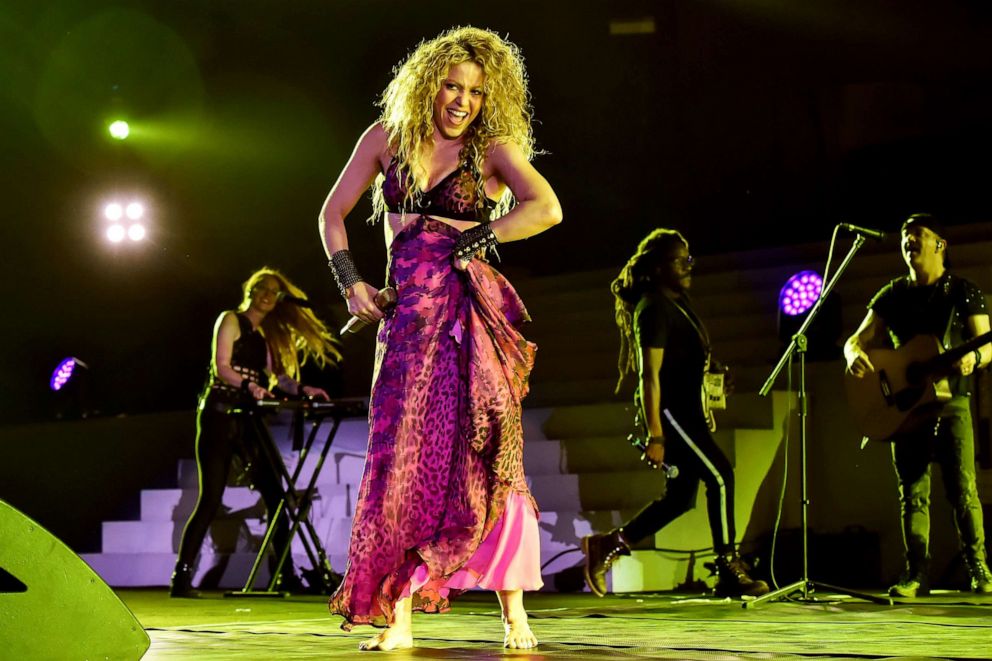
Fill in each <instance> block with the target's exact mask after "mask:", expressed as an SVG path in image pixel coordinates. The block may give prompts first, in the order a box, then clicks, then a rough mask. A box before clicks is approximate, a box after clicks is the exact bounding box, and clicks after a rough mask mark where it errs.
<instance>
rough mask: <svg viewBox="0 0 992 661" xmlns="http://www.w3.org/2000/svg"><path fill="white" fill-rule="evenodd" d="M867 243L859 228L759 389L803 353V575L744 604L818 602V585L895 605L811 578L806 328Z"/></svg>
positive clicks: (767, 387) (764, 394)
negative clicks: (793, 598)
mask: <svg viewBox="0 0 992 661" xmlns="http://www.w3.org/2000/svg"><path fill="white" fill-rule="evenodd" d="M864 243H865V235H864V234H863V233H861V232H857V236H856V237H855V239H854V244H853V245H852V246H851V249H850V250H849V251H848V253H847V256H846V257H845V258H844V261H842V262H841V263H840V266H838V267H837V271H836V272H835V273H834V275H833V277H831V278H830V281H829V282H828V283H827V285H826V286H825V287H824V288H823V290H822V291H821V292H820V298H819V299H818V300H817V301H816V304H814V305H813V308H812V309H811V310H810V311H809V314H808V315H807V316H806V320H805V321H804V322H803V324H802V326H800V327H799V330H798V331H797V332H796V334H795V335H793V336H792V341H791V342H790V343H789V346H788V348H786V350H785V353H783V354H782V357H781V358H780V359H779V361H778V364H777V365H775V368H774V369H773V370H772V372H771V374H770V375H769V376H768V379H767V380H766V381H765V384H764V385H763V386H761V390H759V391H758V394H759V395H761V396H762V397H767V396H768V393H769V392H771V389H772V386H773V385H774V383H775V380H776V379H777V378H778V375H779V373H780V372H781V371H782V369H783V368H784V367H785V365H786V364H787V363H788V362H789V359H790V358H792V354H794V353H798V354H799V393H798V396H799V397H798V399H799V465H800V471H801V472H800V481H799V484H800V487H799V488H800V497H799V498H800V500H799V505H800V512H801V514H802V524H801V528H802V549H803V551H802V552H803V557H802V561H803V575H802V578H800V579H799V580H798V581H795V582H794V583H790V584H789V585H786V586H784V587H781V588H779V589H777V590H773V591H771V592H768V593H767V594H763V595H761V596H760V597H757V598H755V599H750V600H748V601H745V602H743V607H744V608H752V607H754V606H758V605H759V604H762V603H764V602H766V601H771V600H773V599H775V600H778V599H789V598H790V597H791V596H792V595H793V594H794V593H796V592H800V593H801V596H800V597H799V598H798V600H799V601H805V602H816V601H819V600H817V599H814V598H813V597H812V596H811V595H812V593H813V592H814V590H815V589H816V588H817V587H820V588H823V589H824V590H826V591H828V592H835V593H838V594H845V595H848V596H851V597H857V598H859V599H864V600H865V601H871V602H874V603H876V604H883V605H887V606H891V605H892V603H893V602H892V599H891V598H885V597H877V596H875V595H871V594H865V593H863V592H857V591H855V590H851V589H849V588H842V587H837V586H835V585H827V584H826V583H820V582H817V581H811V580H810V578H809V541H808V509H809V493H808V490H807V482H806V414H807V412H808V407H807V401H806V330H807V329H808V328H809V326H810V324H812V323H813V320H814V319H815V318H816V315H817V314H818V313H819V311H820V308H821V307H822V306H823V301H824V300H826V298H827V296H829V295H830V292H831V291H833V288H834V285H836V284H837V281H838V280H839V279H840V276H841V275H843V273H844V271H845V270H846V269H847V267H848V265H849V264H850V263H851V260H853V259H854V255H855V253H857V252H858V250H860V249H861V246H863V245H864ZM786 461H788V457H786Z"/></svg>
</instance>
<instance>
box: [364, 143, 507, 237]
mask: <svg viewBox="0 0 992 661" xmlns="http://www.w3.org/2000/svg"><path fill="white" fill-rule="evenodd" d="M473 175H474V168H472V167H471V166H470V165H468V164H465V165H461V166H459V167H458V169H456V170H453V171H452V172H450V173H449V174H448V175H447V176H446V177H444V178H443V179H441V181H439V182H437V183H436V184H434V187H433V188H431V189H430V190H428V191H424V192H423V193H421V194H420V195H419V196H414V197H413V199H412V200H407V199H406V183H405V181H404V179H405V177H404V175H403V172H402V171H401V169H400V166H399V161H397V160H396V158H395V157H394V158H393V160H391V161H390V162H389V167H388V168H387V169H386V175H385V176H386V179H385V181H383V182H382V197H383V200H384V201H385V203H386V211H389V212H390V213H416V214H421V215H424V216H440V217H442V218H450V219H452V220H470V221H475V222H480V223H487V222H489V218H490V216H491V215H492V210H493V207H495V206H496V203H495V202H493V201H492V200H490V199H489V198H488V197H485V196H483V199H482V205H481V206H477V205H476V203H477V202H478V200H479V198H478V196H477V195H476V190H475V188H476V186H475V179H474V176H473Z"/></svg>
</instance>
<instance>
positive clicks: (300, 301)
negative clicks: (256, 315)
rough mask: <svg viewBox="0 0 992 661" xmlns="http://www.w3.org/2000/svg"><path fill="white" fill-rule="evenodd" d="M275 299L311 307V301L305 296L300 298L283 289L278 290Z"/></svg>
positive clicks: (298, 305)
mask: <svg viewBox="0 0 992 661" xmlns="http://www.w3.org/2000/svg"><path fill="white" fill-rule="evenodd" d="M276 300H277V301H279V302H281V303H282V302H285V303H292V304H293V305H295V306H297V307H301V308H312V307H313V303H311V302H310V301H308V300H307V299H305V298H300V297H299V296H292V295H290V294H287V293H286V292H284V291H281V292H279V294H278V295H277V296H276Z"/></svg>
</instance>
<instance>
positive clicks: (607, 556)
mask: <svg viewBox="0 0 992 661" xmlns="http://www.w3.org/2000/svg"><path fill="white" fill-rule="evenodd" d="M582 551H583V552H584V553H585V554H586V566H585V577H586V583H588V584H589V589H590V590H592V592H593V594H595V595H596V596H597V597H602V596H603V595H605V594H606V572H608V571H609V570H610V567H612V566H613V563H614V562H616V559H617V558H618V557H620V556H621V555H630V547H629V546H627V542H625V541H624V539H623V537H622V536H621V535H620V530H619V528H618V529H616V530H613V531H611V532H608V533H606V534H605V535H588V536H587V537H583V538H582Z"/></svg>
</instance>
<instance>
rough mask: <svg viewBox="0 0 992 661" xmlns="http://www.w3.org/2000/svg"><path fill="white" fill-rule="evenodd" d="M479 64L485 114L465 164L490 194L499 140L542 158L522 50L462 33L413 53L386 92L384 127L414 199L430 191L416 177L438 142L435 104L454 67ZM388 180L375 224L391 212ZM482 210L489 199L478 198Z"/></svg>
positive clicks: (502, 207)
mask: <svg viewBox="0 0 992 661" xmlns="http://www.w3.org/2000/svg"><path fill="white" fill-rule="evenodd" d="M463 62H475V63H476V64H478V65H479V66H480V67H481V68H482V71H483V73H484V74H485V82H484V84H483V102H482V109H481V111H480V112H479V116H478V117H477V118H476V119H475V121H474V122H473V123H472V125H471V126H470V127H469V128H468V130H467V131H466V132H465V135H464V141H465V142H464V144H463V146H462V148H461V152H460V153H459V165H460V166H465V165H471V166H472V172H473V177H474V180H475V189H476V190H477V191H484V190H485V180H484V179H483V176H482V165H483V162H484V161H485V158H486V151H487V149H488V148H489V147H490V146H491V145H493V144H495V143H499V142H510V143H513V144H515V145H517V146H518V147H519V148H520V149H521V150H522V151H523V153H524V155H525V156H526V157H527V158H528V159H530V158H532V157H533V156H534V154H535V149H534V135H533V131H532V128H531V119H532V114H533V112H532V109H531V105H530V92H529V91H528V90H527V72H526V70H525V68H524V60H523V56H522V55H521V54H520V49H519V48H517V46H516V45H515V44H513V43H511V42H510V41H507V40H505V39H503V38H501V37H500V36H499V35H497V34H496V33H494V32H491V31H489V30H482V29H479V28H473V27H456V28H452V29H450V30H448V31H446V32H443V33H441V34H440V35H438V36H437V37H434V38H433V39H431V40H429V41H422V42H421V43H420V44H419V45H418V46H417V47H416V49H414V51H413V53H411V54H410V56H409V57H407V58H406V60H404V61H403V62H401V63H400V64H399V65H397V67H396V68H395V69H394V75H393V79H392V81H391V82H390V83H389V85H388V86H387V87H386V89H385V91H384V92H383V93H382V97H381V98H380V99H379V101H378V105H379V106H380V107H381V108H382V115H381V116H380V117H379V123H380V124H381V125H382V127H383V128H384V129H385V131H386V134H387V135H388V137H389V149H390V151H392V152H393V154H394V155H395V157H396V159H397V160H398V162H399V163H398V164H399V166H400V171H401V172H403V173H405V178H406V181H405V183H406V196H407V201H408V202H410V201H413V200H414V199H415V198H416V197H417V196H419V195H421V194H422V193H423V191H421V190H419V188H418V187H417V181H416V178H415V176H414V172H415V171H417V170H422V167H423V166H422V163H423V159H424V157H425V156H426V155H427V153H428V152H429V151H430V149H431V148H432V146H433V142H434V100H435V98H436V97H437V94H438V91H439V90H440V89H441V84H442V83H443V82H444V80H445V79H446V78H447V76H448V71H449V69H451V67H453V66H456V65H458V64H461V63H463ZM382 182H383V176H382V175H381V174H380V175H379V176H378V177H377V178H376V181H375V183H374V184H373V189H372V200H373V205H374V211H373V215H372V218H371V219H370V220H371V221H372V222H374V221H375V220H376V219H378V218H381V217H382V214H383V211H384V209H385V202H384V200H383V197H382ZM476 197H477V202H476V204H477V205H478V206H480V207H481V206H482V205H483V204H484V203H485V194H484V193H483V194H482V195H477V196H476ZM512 202H513V195H512V193H511V192H510V191H509V190H507V191H504V193H503V196H502V197H501V198H500V200H499V202H498V203H497V205H496V210H495V211H494V213H493V217H494V218H495V217H498V216H500V215H503V214H504V213H506V212H507V211H509V209H510V207H511V205H512Z"/></svg>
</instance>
